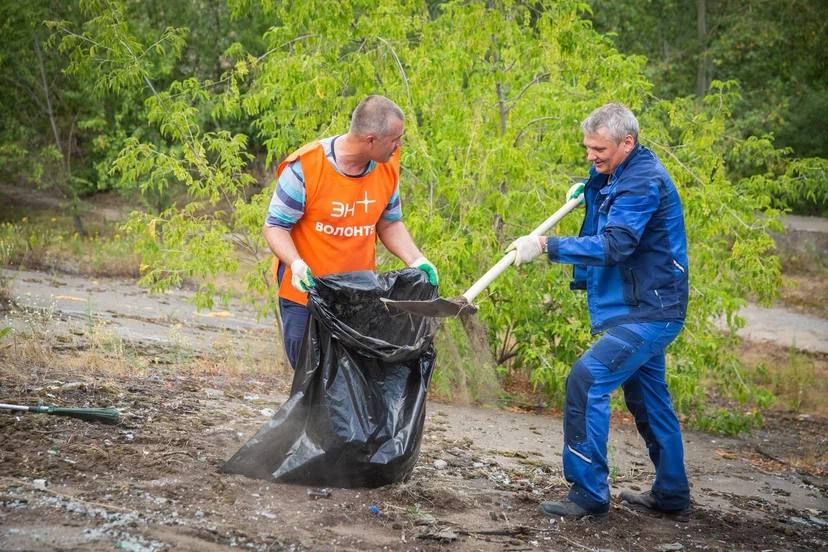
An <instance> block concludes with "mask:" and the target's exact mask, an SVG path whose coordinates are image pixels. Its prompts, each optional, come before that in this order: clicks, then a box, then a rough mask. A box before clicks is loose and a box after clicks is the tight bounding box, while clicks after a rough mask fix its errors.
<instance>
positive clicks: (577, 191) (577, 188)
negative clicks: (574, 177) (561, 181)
mask: <svg viewBox="0 0 828 552" xmlns="http://www.w3.org/2000/svg"><path fill="white" fill-rule="evenodd" d="M576 197H580V198H581V202H580V203H579V204H578V207H583V206H584V202H585V201H586V200H585V199H584V183H583V182H578V183H577V184H573V185H572V186H571V187H570V188H569V190H568V191H567V192H566V200H567V201H569V200H570V199H575V198H576Z"/></svg>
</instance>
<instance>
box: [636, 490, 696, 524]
mask: <svg viewBox="0 0 828 552" xmlns="http://www.w3.org/2000/svg"><path fill="white" fill-rule="evenodd" d="M620 496H621V500H623V501H624V502H627V503H629V504H631V505H633V506H640V507H642V508H644V509H646V510H649V511H651V512H658V513H659V514H664V515H666V516H669V517H670V518H672V519H675V520H676V521H689V520H690V508H689V507H685V508H682V509H680V510H665V509H664V508H661V507H660V506H659V505H658V501H657V500H656V497H654V496H653V493H652V491H647V492H645V493H636V492H633V491H627V490H623V491H621V495H620Z"/></svg>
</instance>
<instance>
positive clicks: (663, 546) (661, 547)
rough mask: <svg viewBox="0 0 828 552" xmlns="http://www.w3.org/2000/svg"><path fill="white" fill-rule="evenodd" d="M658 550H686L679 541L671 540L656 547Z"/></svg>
mask: <svg viewBox="0 0 828 552" xmlns="http://www.w3.org/2000/svg"><path fill="white" fill-rule="evenodd" d="M655 549H656V550H658V552H670V551H671V550H684V546H683V545H682V544H681V543H678V542H671V543H667V544H659V545H658V546H656V547H655Z"/></svg>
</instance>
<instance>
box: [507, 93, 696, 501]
mask: <svg viewBox="0 0 828 552" xmlns="http://www.w3.org/2000/svg"><path fill="white" fill-rule="evenodd" d="M582 129H583V132H584V146H585V147H586V152H587V159H588V160H589V161H590V162H592V168H591V169H590V172H589V178H588V179H587V180H586V181H584V182H583V183H580V184H576V185H575V186H573V187H572V188H570V190H569V192H568V193H567V196H568V197H567V199H572V198H577V197H581V198H582V204H583V205H585V206H586V215H585V217H584V222H583V226H582V227H581V232H580V234H579V236H578V237H555V236H550V237H546V236H540V237H537V236H523V237H522V238H518V239H517V240H515V241H514V242H513V243H512V244H511V245H510V246H509V250H515V251H516V252H517V255H516V258H515V264H516V265H520V264H522V263H526V262H529V261H531V260H532V259H534V258H535V257H537V256H538V255H540V254H541V253H542V252H546V254H547V256H548V257H549V260H550V261H552V262H557V263H568V264H572V265H574V276H575V277H574V280H573V281H572V283H571V284H570V287H571V288H572V289H585V290H586V291H587V303H588V306H589V316H590V321H591V323H592V333H593V334H601V337H600V338H599V339H598V341H596V342H595V344H594V345H593V346H592V347H591V348H590V349H589V350H588V351H586V352H585V353H584V354H583V355H582V356H581V357H580V358H579V359H578V360H577V362H575V365H574V366H573V367H572V370H571V371H570V373H569V377H568V378H567V380H566V408H565V412H564V450H563V465H564V476H565V477H566V479H567V481H569V482H570V483H571V484H572V486H571V489H570V491H569V495H568V497H567V498H565V499H563V500H560V501H554V502H544V503H542V504H541V506H540V509H541V511H542V512H543V513H544V514H547V515H549V516H565V517H582V516H586V515H593V516H603V515H606V514H607V512H608V511H609V502H610V493H609V486H608V484H607V476H608V474H609V469H608V466H607V438H608V434H609V420H610V394H611V393H612V392H613V391H614V390H615V389H617V388H618V386H619V385H620V386H621V387H622V388H623V390H624V399H625V401H626V403H627V407H628V408H629V409H630V412H632V414H633V416H634V417H635V424H636V427H637V428H638V431H639V433H640V434H641V436H642V437H643V438H644V441H645V443H646V444H647V449H648V451H649V454H650V459H651V460H652V461H653V464H654V465H655V481H654V482H653V484H652V488H651V490H650V491H647V492H645V493H640V494H639V493H633V492H631V491H622V492H621V499H622V500H625V501H627V502H629V503H632V504H636V505H639V506H643V507H645V508H648V509H651V510H657V511H660V512H667V513H675V514H679V513H680V514H685V513H686V511H687V508H688V505H689V502H690V490H689V487H688V484H687V475H686V473H685V469H684V448H683V445H682V438H681V429H680V427H679V422H678V419H677V418H676V414H675V411H674V410H673V405H672V399H671V398H670V393H669V391H668V390H667V383H666V380H665V359H664V350H665V349H666V347H667V346H668V345H669V344H670V343H671V342H672V341H673V340H674V339H675V338H676V336H677V335H678V333H679V332H680V331H681V329H682V327H683V325H684V318H685V314H686V312H687V296H688V280H687V276H688V266H687V264H688V263H687V239H686V235H685V229H684V214H683V212H682V207H681V200H680V199H679V195H678V193H677V192H676V188H675V186H674V185H673V182H672V180H671V179H670V176H669V175H668V174H667V171H666V170H665V168H664V166H663V165H662V164H661V162H660V161H659V160H658V159H657V158H656V156H655V155H654V154H653V152H651V151H650V150H649V149H647V148H645V147H643V146H642V145H641V144H639V143H638V121H637V120H636V118H635V116H634V115H633V114H632V112H630V110H629V109H627V108H626V107H624V106H622V105H619V104H614V103H611V104H607V105H604V106H602V107H600V108H598V109H596V110H595V111H594V112H592V114H590V116H589V117H588V118H587V119H586V121H584V123H583V124H582Z"/></svg>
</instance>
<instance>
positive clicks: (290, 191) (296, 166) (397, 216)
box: [265, 136, 402, 230]
mask: <svg viewBox="0 0 828 552" xmlns="http://www.w3.org/2000/svg"><path fill="white" fill-rule="evenodd" d="M337 138H339V137H338V136H332V137H330V138H324V139H322V140H320V141H319V142H320V143H321V144H322V148H323V150H324V152H325V158H326V159H327V160H328V162H329V163H330V164H331V166H333V168H334V169H336V171H337V172H338V173H340V174H343V175H345V176H354V175H349V174H346V173H344V172H343V171H342V170H341V169H340V168H339V167H338V166H337V164H336V156H335V155H334V150H333V144H334V141H336V139H337ZM376 166H377V164H376V163H375V162H374V161H371V162H369V163H368V166H367V167H366V168H365V171H364V172H363V173H362V174H359V175H356V176H365V175H366V174H368V173H370V172H371V171H372V170H374V167H376ZM304 213H305V177H304V175H303V174H302V163H301V161H300V160H299V159H297V160H296V161H294V162H292V163H291V164H289V165H288V166H287V167H286V168H285V170H284V171H282V174H281V175H280V176H279V181H278V182H277V183H276V189H275V190H274V191H273V197H272V198H271V199H270V207H268V209H267V218H266V219H265V226H278V227H280V228H285V229H287V230H290V229H291V228H293V225H294V224H296V223H297V222H298V221H299V219H300V218H302V215H303V214H304ZM382 218H383V220H388V221H395V220H402V205H401V204H400V185H399V183H397V188H396V189H395V190H394V193H393V194H392V195H391V199H389V200H388V205H386V206H385V210H384V211H383V212H382Z"/></svg>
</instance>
